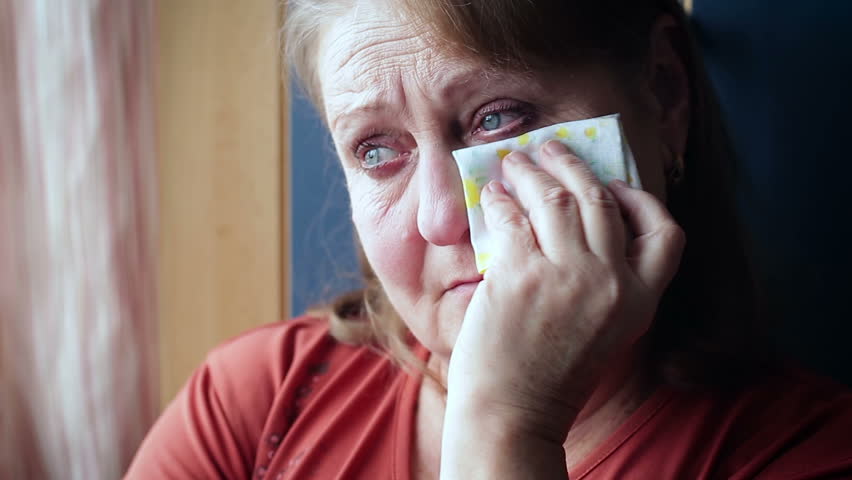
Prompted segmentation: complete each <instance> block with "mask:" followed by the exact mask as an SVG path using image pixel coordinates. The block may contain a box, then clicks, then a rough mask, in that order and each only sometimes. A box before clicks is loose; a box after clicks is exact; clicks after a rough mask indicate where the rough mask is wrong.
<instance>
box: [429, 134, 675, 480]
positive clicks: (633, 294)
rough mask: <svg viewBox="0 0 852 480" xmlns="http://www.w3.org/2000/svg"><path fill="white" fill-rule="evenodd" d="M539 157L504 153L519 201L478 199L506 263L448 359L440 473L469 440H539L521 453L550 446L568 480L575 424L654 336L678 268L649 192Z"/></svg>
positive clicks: (662, 212)
mask: <svg viewBox="0 0 852 480" xmlns="http://www.w3.org/2000/svg"><path fill="white" fill-rule="evenodd" d="M541 158H542V161H541V164H540V165H539V166H537V165H535V164H533V163H532V162H531V161H530V160H529V159H528V158H527V157H526V156H525V155H523V154H520V153H517V152H516V153H512V154H510V155H509V156H507V157H506V158H505V160H504V164H503V165H504V167H503V169H504V175H505V177H506V179H507V180H508V181H509V182H510V183H511V184H512V185H513V186H514V188H515V190H516V191H517V197H518V201H515V200H514V199H513V198H512V197H511V196H509V195H508V194H507V193H506V191H505V190H504V189H503V188H502V186H501V185H499V184H497V183H494V182H492V183H491V184H489V185H488V186H487V187H486V188H485V190H484V191H483V193H482V197H481V202H482V206H483V210H484V213H485V221H486V224H487V225H488V228H489V229H490V231H492V232H493V235H495V236H496V237H497V239H498V240H497V242H498V244H499V247H498V249H499V250H498V251H499V257H498V258H497V260H496V261H495V263H494V264H492V266H491V267H490V268H489V270H488V271H487V272H486V273H485V278H484V280H483V281H482V283H480V285H479V287H478V288H477V290H476V293H475V294H474V296H473V298H472V299H471V303H470V305H469V307H468V310H467V313H466V315H465V319H464V323H463V325H462V327H461V330H460V332H459V336H458V338H457V340H456V344H455V346H454V349H453V354H452V358H451V360H450V365H449V371H448V379H447V382H448V385H447V387H448V404H447V413H446V416H445V423H444V437H443V442H444V446H443V447H442V457H443V459H442V478H448V477H453V476H454V475H452V473H451V472H452V471H456V472H459V471H460V470H458V469H457V468H456V467H458V465H459V462H465V461H466V459H465V458H460V457H459V456H458V455H456V454H453V453H451V452H457V451H458V448H454V447H450V445H449V444H450V443H454V442H456V443H458V442H461V443H464V442H468V443H469V441H471V440H473V439H474V438H475V437H473V436H471V434H473V435H479V436H480V440H485V436H488V435H496V436H498V437H512V438H518V439H523V440H522V441H523V442H525V444H528V445H536V446H534V447H532V448H533V449H534V450H535V451H534V452H527V453H526V455H535V454H536V452H539V454H541V452H547V451H551V450H552V453H553V455H552V456H553V457H555V456H556V455H557V454H558V455H559V457H558V458H553V461H554V462H556V461H557V460H561V472H555V474H557V475H562V478H565V477H564V475H565V462H564V460H565V458H564V452H563V451H562V444H563V443H564V441H565V438H566V436H567V434H568V430H569V429H570V428H571V424H572V423H573V421H574V420H575V418H576V415H577V413H578V412H579V411H580V410H581V409H582V408H583V405H584V404H585V402H586V400H587V399H588V397H589V396H590V395H591V393H592V390H593V389H594V387H595V385H596V383H597V379H598V378H599V376H600V374H601V373H602V370H603V369H604V368H605V367H606V365H607V362H608V361H611V360H612V359H614V358H615V357H616V356H617V355H618V354H619V353H621V352H623V351H624V350H625V349H626V348H628V347H629V346H630V345H631V344H632V343H633V342H635V341H636V340H637V339H638V338H639V337H640V336H642V335H643V334H644V333H645V332H646V331H647V330H648V327H649V326H650V324H651V321H652V319H653V317H654V314H655V311H656V309H657V304H658V302H659V299H660V296H661V295H662V293H663V291H664V290H665V288H666V286H667V285H668V283H669V282H670V280H671V278H672V277H673V276H674V273H675V272H676V270H677V266H678V263H679V261H680V256H681V252H682V249H683V245H684V233H683V231H682V230H681V229H680V227H678V225H677V224H676V223H675V221H674V220H673V219H672V217H671V216H670V215H669V213H668V212H667V210H666V208H665V207H664V206H663V204H662V203H661V202H660V201H659V200H657V199H656V198H655V197H654V196H653V195H651V194H649V193H646V192H643V191H640V190H635V189H631V188H630V187H628V186H627V185H626V184H624V183H623V182H613V184H612V185H611V187H610V188H609V189H608V188H607V187H605V186H604V185H602V184H601V183H600V181H599V180H598V179H597V177H596V176H595V175H594V173H592V171H591V170H590V169H589V168H588V166H587V165H586V164H585V163H584V162H583V161H582V160H580V159H579V158H577V157H576V156H575V155H574V154H572V153H571V152H570V151H569V150H568V149H567V148H566V147H564V146H563V145H562V144H561V143H559V142H556V141H551V142H548V143H547V144H545V145H544V146H543V147H542V155H541ZM525 210H526V211H528V212H529V214H528V215H525V214H524V211H525ZM622 215H623V216H624V219H625V220H626V221H627V223H628V225H629V226H630V229H631V230H632V231H633V232H634V233H635V238H632V239H628V238H626V233H625V228H624V220H623V219H622ZM470 428H476V429H478V430H480V431H479V432H470V431H466V429H470ZM482 430H487V432H484V431H482ZM465 439H467V440H465ZM519 441H521V440H519ZM457 447H459V448H461V449H462V450H466V448H465V447H464V446H463V445H457ZM550 467H552V468H556V469H557V470H559V466H558V464H554V465H550ZM507 468H509V470H513V467H507ZM444 473H447V475H446V477H445V475H444ZM467 473H468V474H469V473H470V472H469V471H468V472H467ZM503 473H507V471H506V470H503ZM526 473H534V472H533V471H527V472H526ZM538 473H541V471H538ZM503 478H511V476H505V477H503Z"/></svg>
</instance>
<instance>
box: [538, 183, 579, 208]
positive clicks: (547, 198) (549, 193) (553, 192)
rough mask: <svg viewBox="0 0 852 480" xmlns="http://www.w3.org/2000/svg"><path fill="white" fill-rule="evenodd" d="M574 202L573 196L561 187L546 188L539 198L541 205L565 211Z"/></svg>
mask: <svg viewBox="0 0 852 480" xmlns="http://www.w3.org/2000/svg"><path fill="white" fill-rule="evenodd" d="M576 201H577V200H576V198H574V194H573V193H571V192H570V191H568V190H567V189H565V188H562V187H552V188H548V189H547V190H545V191H544V194H543V195H542V196H541V203H542V204H544V205H545V206H553V207H557V208H560V209H567V208H569V207H571V206H572V205H574V204H575V203H576Z"/></svg>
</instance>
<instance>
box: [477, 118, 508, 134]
mask: <svg viewBox="0 0 852 480" xmlns="http://www.w3.org/2000/svg"><path fill="white" fill-rule="evenodd" d="M500 115H501V114H500V113H489V114H488V115H486V116H485V118H483V119H482V123H480V126H482V129H483V130H485V131H488V132H490V131H491V130H497V129H498V128H500V126H501V125H503V121H502V120H501V118H500Z"/></svg>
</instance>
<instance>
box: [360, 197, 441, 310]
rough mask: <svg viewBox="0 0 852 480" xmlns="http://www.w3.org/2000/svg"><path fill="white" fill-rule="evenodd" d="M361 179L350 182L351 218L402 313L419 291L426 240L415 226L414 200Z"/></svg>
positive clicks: (372, 264) (371, 263) (369, 258)
mask: <svg viewBox="0 0 852 480" xmlns="http://www.w3.org/2000/svg"><path fill="white" fill-rule="evenodd" d="M364 183H366V182H350V185H349V191H350V199H351V202H352V221H353V223H354V225H355V230H356V232H357V233H358V238H359V239H360V240H361V245H362V247H363V248H364V253H365V254H366V256H367V259H368V260H369V262H370V266H372V268H373V271H374V272H375V273H376V275H377V276H378V278H379V281H380V282H381V283H382V286H383V287H384V289H385V291H386V293H387V294H388V296H389V297H390V300H391V302H392V303H393V304H394V306H395V307H396V308H397V309H399V310H401V311H400V313H401V314H403V315H404V313H403V311H402V310H405V309H406V306H407V305H409V304H412V303H414V302H415V301H416V299H417V298H419V296H420V294H421V293H422V285H421V273H422V271H423V258H424V248H425V242H424V241H423V240H422V238H421V237H420V235H419V233H418V232H417V228H416V227H417V218H416V204H415V203H413V202H411V201H410V199H409V198H407V197H408V196H407V195H405V194H402V195H397V196H392V195H391V196H389V195H387V194H389V193H391V192H387V191H384V192H378V191H375V190H373V189H370V188H368V186H367V185H364ZM394 197H395V198H394Z"/></svg>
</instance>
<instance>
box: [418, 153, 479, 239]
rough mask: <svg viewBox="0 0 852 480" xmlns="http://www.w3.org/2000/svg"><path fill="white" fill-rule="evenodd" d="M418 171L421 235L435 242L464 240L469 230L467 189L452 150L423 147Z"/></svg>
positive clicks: (419, 226) (419, 227) (419, 225)
mask: <svg viewBox="0 0 852 480" xmlns="http://www.w3.org/2000/svg"><path fill="white" fill-rule="evenodd" d="M417 170H418V171H417V176H418V179H417V181H418V189H419V193H420V199H419V200H420V201H419V204H418V208H417V228H418V229H419V230H420V235H421V236H422V237H423V238H424V239H425V240H426V241H427V242H429V243H432V244H434V245H442V246H443V245H453V244H456V243H459V242H461V241H463V240H464V239H465V238H466V237H467V231H468V223H467V211H466V210H465V204H464V190H463V189H462V182H461V179H460V177H459V174H458V168H457V167H456V164H455V162H454V161H453V157H452V155H451V153H450V151H449V149H446V150H443V151H438V150H421V152H420V158H419V161H418V166H417Z"/></svg>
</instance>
